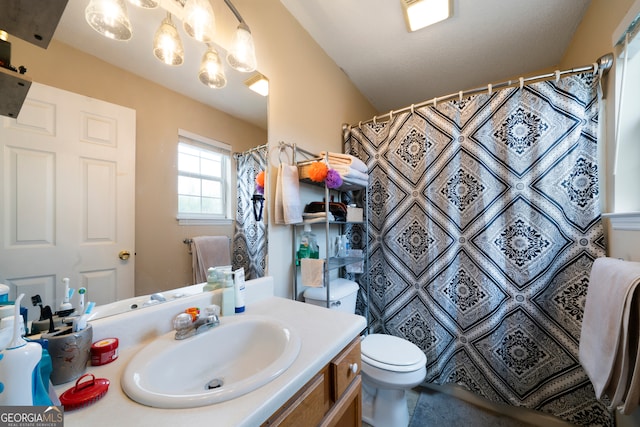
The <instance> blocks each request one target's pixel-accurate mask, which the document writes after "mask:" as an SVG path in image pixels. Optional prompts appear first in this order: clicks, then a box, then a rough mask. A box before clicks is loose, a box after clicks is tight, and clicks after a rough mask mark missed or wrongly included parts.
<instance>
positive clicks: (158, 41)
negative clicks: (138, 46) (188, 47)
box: [153, 14, 184, 65]
mask: <svg viewBox="0 0 640 427" xmlns="http://www.w3.org/2000/svg"><path fill="white" fill-rule="evenodd" d="M153 54H154V55H155V57H156V58H158V59H159V60H160V61H162V62H164V63H165V64H167V65H181V64H182V63H183V62H184V49H183V47H182V41H181V40H180V35H179V34H178V29H177V28H176V26H175V25H173V22H172V21H171V14H167V17H166V18H165V19H163V20H162V24H160V27H158V30H157V31H156V34H155V36H154V37H153Z"/></svg>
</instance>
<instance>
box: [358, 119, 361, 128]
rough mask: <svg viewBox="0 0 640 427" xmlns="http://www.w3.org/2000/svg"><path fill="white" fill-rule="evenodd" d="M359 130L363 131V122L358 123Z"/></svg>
mask: <svg viewBox="0 0 640 427" xmlns="http://www.w3.org/2000/svg"><path fill="white" fill-rule="evenodd" d="M358 129H360V130H362V120H360V121H359V122H358Z"/></svg>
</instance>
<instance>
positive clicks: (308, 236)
mask: <svg viewBox="0 0 640 427" xmlns="http://www.w3.org/2000/svg"><path fill="white" fill-rule="evenodd" d="M297 255H298V256H297V260H296V265H300V260H301V259H302V258H315V259H318V258H320V249H319V247H318V239H316V235H315V234H314V233H312V232H311V224H305V225H304V231H303V232H302V234H301V235H300V246H299V247H298V253H297Z"/></svg>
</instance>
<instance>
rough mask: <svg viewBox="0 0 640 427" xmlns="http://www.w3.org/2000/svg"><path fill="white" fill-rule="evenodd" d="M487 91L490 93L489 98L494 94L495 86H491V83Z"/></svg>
mask: <svg viewBox="0 0 640 427" xmlns="http://www.w3.org/2000/svg"><path fill="white" fill-rule="evenodd" d="M487 91H488V92H489V96H491V95H492V94H493V86H491V83H489V84H488V85H487Z"/></svg>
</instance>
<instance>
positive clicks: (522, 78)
mask: <svg viewBox="0 0 640 427" xmlns="http://www.w3.org/2000/svg"><path fill="white" fill-rule="evenodd" d="M518 80H520V90H522V88H524V77H520V78H519V79H518Z"/></svg>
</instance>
